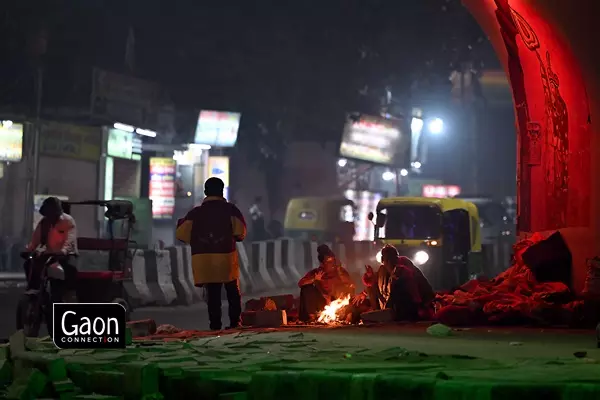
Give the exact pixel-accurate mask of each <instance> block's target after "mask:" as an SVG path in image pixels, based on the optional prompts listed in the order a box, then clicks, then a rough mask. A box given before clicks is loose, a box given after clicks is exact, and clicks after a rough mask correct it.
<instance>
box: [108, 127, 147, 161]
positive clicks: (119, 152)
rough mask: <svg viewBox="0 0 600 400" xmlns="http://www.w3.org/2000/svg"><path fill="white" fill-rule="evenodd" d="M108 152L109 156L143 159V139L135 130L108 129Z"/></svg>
mask: <svg viewBox="0 0 600 400" xmlns="http://www.w3.org/2000/svg"><path fill="white" fill-rule="evenodd" d="M107 153H108V156H109V157H116V158H125V159H127V160H141V159H142V140H141V139H140V137H139V136H138V135H137V134H135V133H133V132H127V131H123V130H121V129H114V128H111V129H109V130H108V144H107Z"/></svg>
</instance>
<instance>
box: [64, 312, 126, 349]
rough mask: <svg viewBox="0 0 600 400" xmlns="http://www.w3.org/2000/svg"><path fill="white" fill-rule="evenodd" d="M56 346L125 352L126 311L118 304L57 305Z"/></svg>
mask: <svg viewBox="0 0 600 400" xmlns="http://www.w3.org/2000/svg"><path fill="white" fill-rule="evenodd" d="M53 310H54V312H53V318H52V329H53V331H54V332H53V335H52V338H53V340H54V344H55V345H56V347H58V348H59V349H123V348H125V330H126V321H125V307H123V306H122V305H121V304H118V303H56V304H54V305H53Z"/></svg>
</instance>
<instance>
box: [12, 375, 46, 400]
mask: <svg viewBox="0 0 600 400" xmlns="http://www.w3.org/2000/svg"><path fill="white" fill-rule="evenodd" d="M47 384H48V379H47V378H46V376H45V375H44V374H43V373H42V372H40V371H39V370H37V369H31V370H29V373H28V374H27V375H24V376H21V377H19V379H17V380H15V381H14V382H13V383H12V385H10V386H9V387H8V390H7V393H6V398H7V399H19V400H25V399H37V398H39V397H40V396H42V395H43V393H44V391H45V390H46V386H47Z"/></svg>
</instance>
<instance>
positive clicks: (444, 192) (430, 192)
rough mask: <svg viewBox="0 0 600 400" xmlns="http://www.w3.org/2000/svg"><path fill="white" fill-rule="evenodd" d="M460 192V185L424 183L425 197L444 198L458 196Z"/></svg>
mask: <svg viewBox="0 0 600 400" xmlns="http://www.w3.org/2000/svg"><path fill="white" fill-rule="evenodd" d="M459 194H460V186H456V185H450V186H448V185H423V197H434V198H437V199H443V198H446V197H456V196H458V195H459Z"/></svg>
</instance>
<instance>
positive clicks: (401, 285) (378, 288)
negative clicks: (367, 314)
mask: <svg viewBox="0 0 600 400" xmlns="http://www.w3.org/2000/svg"><path fill="white" fill-rule="evenodd" d="M381 259H382V260H381V261H382V263H383V265H382V266H381V267H380V268H379V270H378V271H377V273H375V272H374V271H373V268H372V267H371V266H369V265H367V267H366V269H367V271H366V272H365V274H364V275H363V284H364V285H365V288H366V289H365V291H364V292H363V293H361V294H359V295H358V296H356V297H355V298H354V299H353V304H354V305H355V306H358V305H361V304H364V303H365V302H366V301H368V302H369V303H370V307H371V309H373V310H383V309H392V310H394V314H395V318H396V320H398V321H415V320H418V319H429V318H431V316H432V300H433V299H434V297H435V292H434V291H433V289H432V287H431V285H430V284H429V281H428V280H427V278H425V276H424V275H423V273H422V272H421V271H420V270H419V269H418V268H417V267H416V266H415V265H414V264H413V263H412V261H410V259H408V258H407V257H400V256H399V255H398V251H397V250H396V248H395V247H393V246H390V245H387V246H385V247H384V248H383V249H382V251H381Z"/></svg>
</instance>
